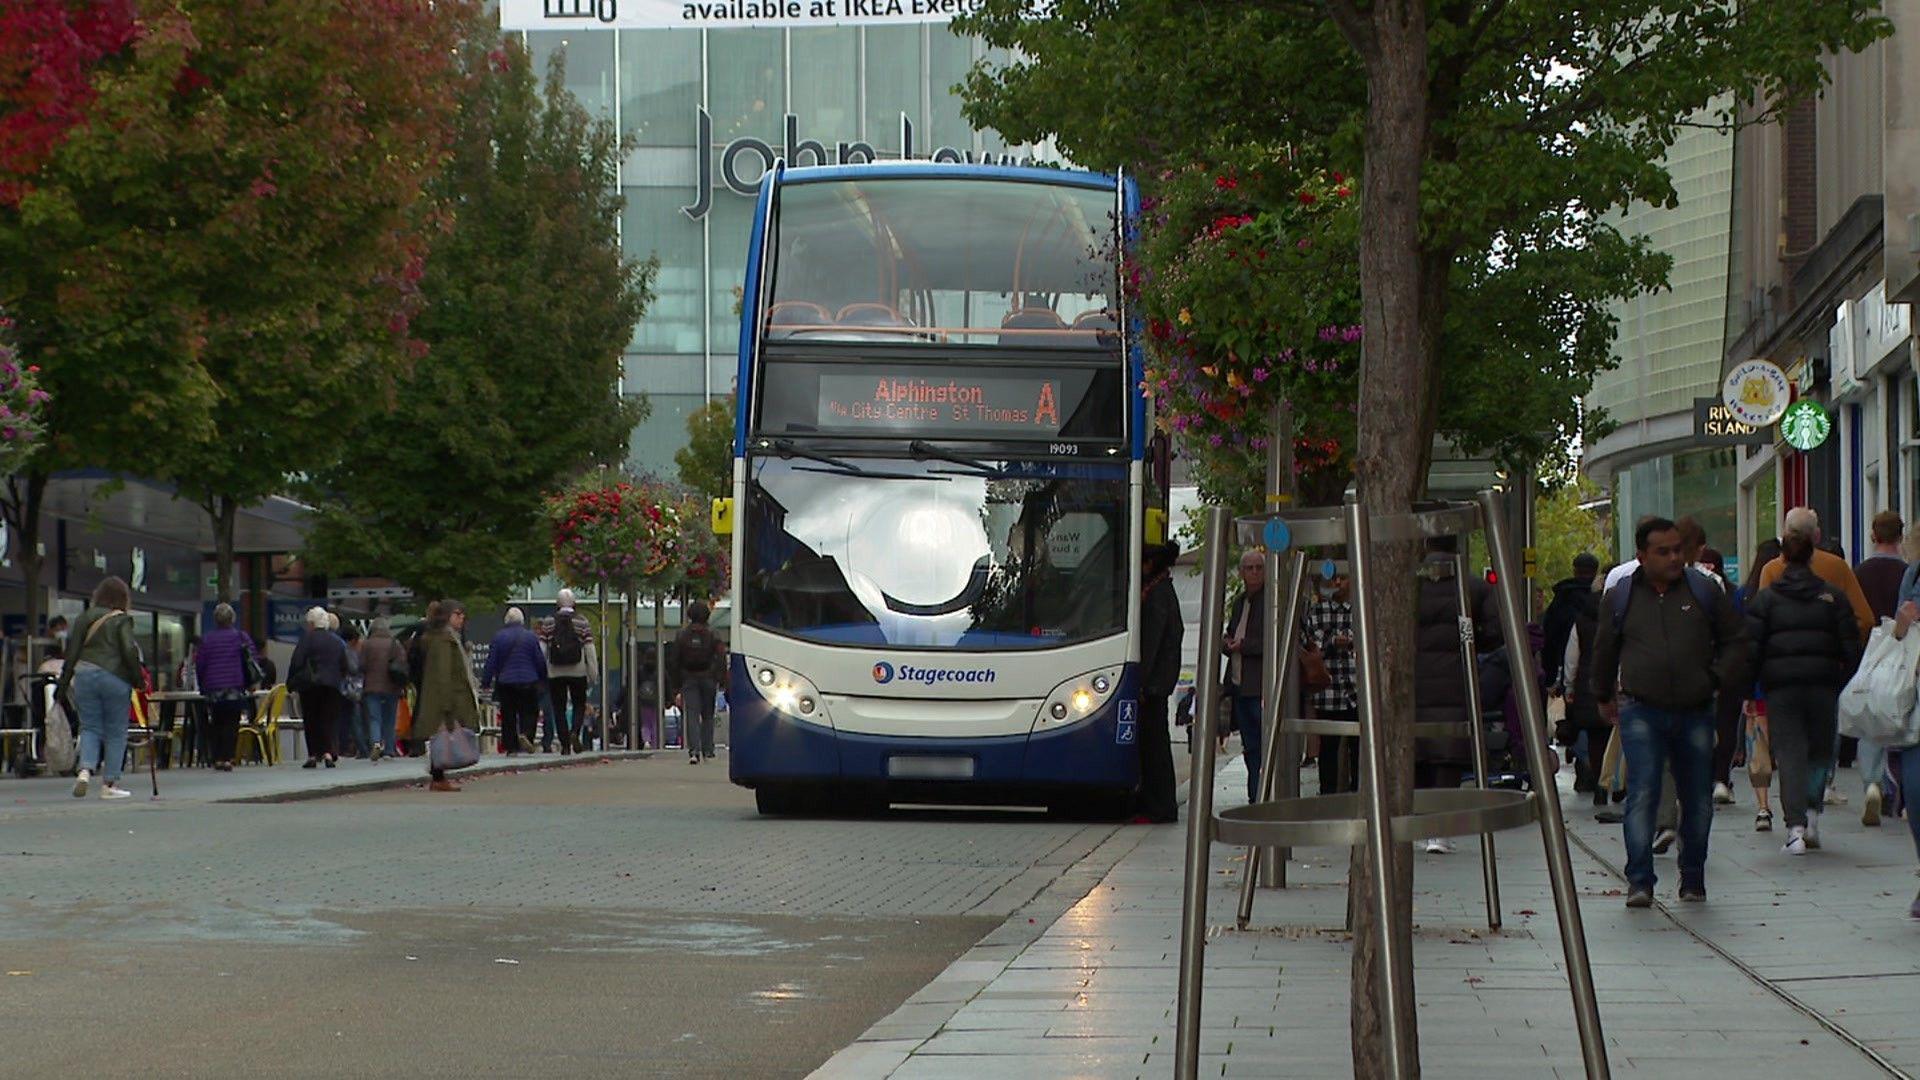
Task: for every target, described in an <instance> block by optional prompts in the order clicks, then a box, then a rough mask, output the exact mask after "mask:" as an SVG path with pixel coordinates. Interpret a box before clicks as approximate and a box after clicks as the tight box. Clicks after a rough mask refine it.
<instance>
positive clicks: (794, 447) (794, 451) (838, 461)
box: [773, 439, 944, 480]
mask: <svg viewBox="0 0 1920 1080" xmlns="http://www.w3.org/2000/svg"><path fill="white" fill-rule="evenodd" d="M773 449H774V452H775V453H777V454H779V455H780V456H781V457H783V458H805V459H807V460H808V461H817V462H819V463H820V464H822V465H827V466H830V467H832V468H833V470H834V471H836V472H842V473H846V474H847V475H848V476H859V477H864V478H866V479H869V480H930V479H944V478H943V477H927V476H918V475H915V474H913V473H902V472H874V471H873V470H871V469H866V468H862V467H861V466H859V465H856V464H854V463H853V462H851V461H847V460H846V459H844V458H837V457H834V456H832V455H831V454H822V453H820V452H818V451H815V450H808V449H807V448H805V447H803V446H801V445H799V444H798V443H795V442H794V441H793V440H792V439H775V440H774V441H773Z"/></svg>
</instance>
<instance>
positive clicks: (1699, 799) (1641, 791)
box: [1620, 699, 1714, 890]
mask: <svg viewBox="0 0 1920 1080" xmlns="http://www.w3.org/2000/svg"><path fill="white" fill-rule="evenodd" d="M1713 735H1714V715H1713V709H1712V708H1710V707H1703V708H1698V709H1662V708H1660V707H1658V706H1655V705H1649V704H1647V703H1646V702H1643V701H1634V700H1631V699H1627V700H1623V701H1622V703H1621V706H1620V749H1621V753H1622V754H1623V755H1625V757H1626V759H1627V805H1626V814H1625V818H1624V823H1623V828H1624V831H1625V833H1626V842H1627V883H1628V884H1629V885H1630V886H1632V887H1633V888H1636V889H1648V890H1651V889H1652V888H1653V886H1654V882H1655V881H1656V880H1657V878H1656V877H1655V875H1654V872H1653V826H1654V817H1655V815H1656V813H1657V809H1656V804H1657V803H1658V802H1659V801H1660V787H1661V782H1660V780H1661V776H1662V774H1664V773H1665V772H1666V771H1667V769H1668V767H1669V766H1671V767H1672V769H1673V781H1674V793H1675V794H1676V795H1677V796H1678V797H1679V802H1680V830H1679V831H1680V885H1681V887H1682V888H1686V887H1688V886H1698V887H1704V886H1705V884H1706V880H1707V837H1708V835H1709V834H1710V833H1711V832H1712V831H1713Z"/></svg>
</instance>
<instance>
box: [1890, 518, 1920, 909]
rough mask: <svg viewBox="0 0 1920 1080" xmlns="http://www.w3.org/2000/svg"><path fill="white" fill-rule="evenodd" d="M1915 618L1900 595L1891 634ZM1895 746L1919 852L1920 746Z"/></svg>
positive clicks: (1919, 525) (1915, 608) (1917, 606)
mask: <svg viewBox="0 0 1920 1080" xmlns="http://www.w3.org/2000/svg"><path fill="white" fill-rule="evenodd" d="M1915 530H1920V522H1916V523H1915V524H1914V525H1912V526H1909V527H1908V531H1907V536H1908V540H1909V542H1910V543H1911V542H1912V541H1913V539H1914V532H1915ZM1912 565H1913V566H1920V561H1915V562H1914V563H1913V564H1912ZM1913 577H1914V572H1913V570H1912V569H1911V568H1909V570H1908V572H1907V578H1906V580H1905V581H1904V582H1903V583H1902V585H1901V592H1902V593H1903V594H1904V593H1905V592H1906V590H1907V588H1908V586H1910V585H1911V584H1912V580H1913ZM1916 621H1920V602H1916V600H1915V599H1913V598H1911V597H1905V596H1903V597H1902V599H1901V601H1900V608H1899V610H1898V611H1897V612H1895V614H1894V624H1893V636H1894V637H1896V638H1905V637H1906V636H1907V634H1908V632H1909V631H1911V630H1912V629H1913V624H1914V623H1915V622H1916ZM1894 749H1896V750H1897V751H1898V760H1899V770H1900V771H1899V776H1900V792H1901V796H1902V798H1903V800H1904V801H1905V802H1906V804H1907V830H1908V831H1909V832H1911V833H1912V834H1913V847H1914V851H1915V852H1916V853H1920V746H1902V747H1896V748H1894ZM1907 917H1908V918H1910V919H1914V920H1920V895H1917V896H1915V897H1914V898H1913V903H1912V904H1911V905H1910V906H1908V908H1907Z"/></svg>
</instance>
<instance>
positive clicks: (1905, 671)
mask: <svg viewBox="0 0 1920 1080" xmlns="http://www.w3.org/2000/svg"><path fill="white" fill-rule="evenodd" d="M1917 667H1920V634H1917V633H1909V634H1907V636H1906V639H1905V640H1897V639H1895V638H1894V636H1893V620H1892V619H1882V620H1880V625H1879V626H1876V627H1874V629H1873V634H1872V636H1871V637H1869V638H1868V639H1867V647H1866V650H1865V652H1864V653H1862V654H1861V657H1860V669H1859V670H1858V671H1856V672H1854V675H1853V678H1852V679H1850V680H1848V682H1847V685H1846V688H1845V689H1843V690H1842V691H1841V692H1840V732H1841V734H1843V735H1852V736H1854V737H1855V738H1861V739H1869V740H1871V741H1873V742H1876V743H1879V744H1880V745H1882V746H1901V745H1907V744H1908V743H1911V742H1912V739H1911V738H1910V737H1908V736H1907V734H1906V733H1907V731H1908V730H1909V729H1910V728H1911V727H1912V725H1913V722H1914V717H1913V713H1914V702H1915V696H1916V695H1915V673H1916V668H1917ZM1902 739H1905V740H1906V742H1904V743H1903V742H1902V741H1901V740H1902Z"/></svg>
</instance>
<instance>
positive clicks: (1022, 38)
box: [960, 0, 1887, 491]
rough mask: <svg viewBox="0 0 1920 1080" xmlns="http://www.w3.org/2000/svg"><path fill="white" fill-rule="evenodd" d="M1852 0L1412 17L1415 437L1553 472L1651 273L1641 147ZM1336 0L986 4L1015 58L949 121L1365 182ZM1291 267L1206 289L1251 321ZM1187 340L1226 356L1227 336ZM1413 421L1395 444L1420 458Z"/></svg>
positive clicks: (1770, 67)
mask: <svg viewBox="0 0 1920 1080" xmlns="http://www.w3.org/2000/svg"><path fill="white" fill-rule="evenodd" d="M1875 7H1877V4H1876V3H1875V0H1834V2H1832V3H1823V4H1743V5H1706V4H1693V3H1678V2H1675V0H1611V2H1607V3H1601V4H1582V5H1577V6H1569V5H1566V4H1562V3H1557V2H1553V0H1475V2H1467V3H1460V4H1451V5H1441V6H1437V7H1432V8H1431V11H1430V15H1429V19H1430V20H1431V24H1430V33H1429V40H1428V43H1427V44H1428V51H1429V62H1428V65H1427V69H1428V72H1429V85H1428V86H1427V87H1425V88H1424V89H1425V90H1426V94H1427V97H1428V99H1429V109H1430V123H1431V129H1432V130H1431V133H1430V135H1428V136H1427V137H1426V138H1425V140H1424V146H1425V164H1424V166H1423V171H1422V174H1421V183H1420V192H1421V208H1420V209H1421V218H1422V221H1423V227H1422V236H1421V238H1420V241H1421V246H1422V250H1423V258H1424V260H1425V261H1426V262H1427V263H1428V264H1429V265H1433V266H1437V267H1442V268H1447V269H1445V270H1444V272H1445V273H1446V274H1447V275H1448V280H1447V282H1446V287H1445V289H1444V290H1442V291H1441V293H1440V295H1439V300H1440V302H1439V303H1437V304H1434V305H1431V306H1430V308H1429V310H1430V311H1431V312H1432V314H1433V315H1434V320H1435V325H1433V326H1431V327H1428V328H1426V332H1427V333H1429V334H1431V335H1432V337H1431V339H1430V340H1431V341H1433V342H1434V343H1436V344H1435V346H1434V347H1435V355H1436V357H1437V361H1438V371H1437V373H1436V377H1435V378H1434V379H1433V385H1435V386H1437V387H1438V394H1437V400H1436V401H1434V402H1431V403H1426V404H1425V405H1424V406H1423V409H1424V412H1425V413H1426V415H1427V416H1428V417H1429V418H1430V422H1431V423H1432V425H1433V430H1434V431H1438V432H1439V433H1441V434H1445V435H1447V436H1448V437H1450V438H1451V439H1453V441H1454V442H1455V443H1456V444H1457V445H1459V446H1460V447H1461V449H1463V450H1465V451H1467V452H1470V453H1476V454H1486V455H1489V456H1492V457H1495V458H1497V459H1499V460H1501V461H1502V462H1504V463H1507V464H1510V465H1517V466H1526V467H1533V468H1538V469H1540V470H1541V471H1556V470H1561V469H1564V467H1565V460H1564V459H1565V454H1566V448H1567V447H1568V446H1569V445H1570V444H1571V442H1572V436H1573V435H1574V434H1575V433H1576V432H1578V431H1579V430H1580V429H1581V427H1582V425H1583V423H1585V424H1587V425H1589V430H1591V425H1592V424H1594V423H1598V422H1604V418H1603V417H1596V416H1586V417H1582V416H1581V415H1580V413H1579V412H1578V407H1577V405H1576V403H1575V399H1576V398H1577V397H1578V396H1579V395H1580V394H1581V393H1583V392H1584V391H1585V389H1586V388H1587V386H1588V385H1589V384H1590V382H1591V380H1592V377H1593V375H1594V374H1595V373H1597V372H1598V371H1601V370H1604V369H1605V368H1606V367H1607V366H1608V365H1610V364H1611V362H1612V360H1611V356H1610V352H1611V342H1612V337H1613V332H1614V322H1613V319H1612V316H1611V315H1610V313H1609V306H1610V305H1611V304H1612V302H1613V301H1615V300H1617V299H1619V298H1622V297H1628V296H1632V295H1636V294H1638V293H1641V292H1643V291H1647V290H1650V289H1657V288H1660V287H1663V286H1664V283H1665V280H1666V274H1667V270H1668V266H1669V260H1668V259H1667V258H1666V257H1664V256H1661V255H1655V254H1653V253H1651V252H1650V251H1649V250H1648V249H1647V247H1646V245H1645V244H1644V243H1643V242H1641V241H1639V240H1638V239H1636V238H1628V237H1623V236H1621V235H1620V234H1619V233H1618V232H1617V230H1615V229H1614V228H1613V227H1612V226H1611V225H1610V224H1609V223H1608V220H1607V215H1608V214H1609V212H1610V211H1613V210H1615V209H1617V208H1619V207H1622V206H1624V205H1626V204H1627V203H1629V202H1631V201H1633V200H1636V199H1637V200H1646V201H1650V202H1654V203H1657V204H1662V205H1670V204H1671V203H1672V202H1673V200H1674V192H1673V186H1672V182H1671V179H1670V178H1669V177H1668V175H1667V172H1666V170H1665V168H1664V166H1663V165H1662V164H1661V155H1662V154H1663V153H1664V151H1665V148H1666V147H1667V146H1668V145H1669V144H1670V143H1671V141H1672V138H1673V137H1674V135H1675V133H1676V132H1677V131H1678V130H1679V128H1680V126H1681V125H1683V124H1689V123H1700V122H1709V123H1728V122H1731V120H1732V112H1731V110H1732V109H1734V108H1735V107H1737V106H1738V105H1740V104H1741V103H1743V102H1745V101H1747V100H1749V99H1757V100H1760V101H1763V102H1765V101H1773V100H1779V99H1786V98H1791V97H1793V96H1795V95H1800V94H1804V93H1806V92H1808V91H1810V90H1811V89H1813V88H1816V87H1818V86H1819V85H1820V84H1821V83H1822V81H1823V80H1824V77H1825V76H1824V73H1823V69H1822V68H1821V66H1820V63H1819V54H1820V53H1821V52H1822V51H1823V50H1825V49H1832V48H1860V47H1863V46H1864V45H1865V44H1867V43H1868V42H1870V41H1872V40H1873V39H1874V38H1875V37H1877V36H1880V35H1883V34H1884V33H1885V32H1886V30H1887V26H1886V24H1885V21H1884V20H1881V19H1878V18H1875V17H1872V15H1871V12H1872V11H1873V10H1874V9H1875ZM1335 9H1339V10H1341V11H1343V12H1346V13H1347V14H1348V15H1350V16H1351V18H1350V19H1349V20H1348V24H1349V25H1350V26H1360V25H1363V24H1365V25H1370V20H1371V19H1372V18H1373V17H1374V15H1375V13H1374V12H1372V11H1368V10H1362V9H1361V8H1359V7H1357V6H1356V5H1354V4H1352V3H1351V2H1350V0H1332V2H1330V3H1326V4H1319V3H1305V2H1290V0H1265V2H1257V3H1227V2H1217V0H1132V2H1127V3H1120V2H1117V0H1048V2H1046V3H1041V2H1039V0H986V3H985V5H984V7H983V8H982V10H981V11H980V12H979V13H978V14H976V15H974V16H971V17H969V18H966V19H963V20H961V23H960V25H961V27H962V28H963V29H965V30H969V31H973V32H976V33H980V34H981V35H983V36H984V37H985V38H986V39H987V41H988V42H989V43H990V44H993V45H996V46H1002V47H1006V48H1009V49H1011V50H1013V52H1014V54H1015V55H1016V56H1018V57H1020V59H1018V60H1016V61H1014V62H1013V63H1011V64H1009V65H1006V66H1003V67H999V68H991V67H988V66H986V65H985V64H982V65H981V66H979V67H977V68H976V69H975V70H974V71H973V72H972V73H971V74H970V75H969V76H968V79H967V82H966V85H965V92H966V97H967V105H966V112H967V116H968V118H969V119H970V120H972V121H973V122H974V123H976V124H981V125H986V126H991V127H993V128H996V129H998V130H1000V131H1001V132H1003V133H1005V134H1006V135H1007V136H1008V137H1009V138H1011V139H1016V140H1037V139H1044V138H1047V137H1053V138H1055V139H1056V140H1057V142H1058V144H1059V146H1060V148H1061V149H1062V151H1063V152H1065V153H1066V154H1067V155H1068V156H1069V157H1071V158H1072V159H1073V160H1074V161H1076V162H1078V163H1080V164H1082V165H1086V166H1089V167H1093V168H1104V169H1114V168H1126V169H1128V170H1129V172H1130V173H1131V174H1132V175H1135V176H1140V177H1145V178H1147V185H1146V186H1147V187H1148V189H1149V193H1150V194H1161V191H1160V189H1161V188H1162V186H1163V185H1166V184H1167V182H1168V180H1171V181H1172V185H1171V186H1172V187H1174V188H1177V187H1178V186H1179V184H1180V183H1181V181H1182V179H1183V178H1184V177H1186V175H1187V173H1186V172H1185V171H1184V170H1185V167H1186V165H1187V163H1190V162H1195V161H1199V162H1207V163H1211V164H1213V165H1214V166H1215V167H1216V169H1224V167H1227V166H1232V165H1236V164H1245V163H1246V162H1248V161H1249V160H1251V159H1256V158H1265V159H1267V160H1274V159H1276V158H1279V157H1280V156H1281V155H1280V154H1279V152H1278V151H1276V150H1272V149H1268V148H1280V147H1284V148H1286V151H1285V155H1284V162H1282V163H1281V164H1282V167H1283V171H1288V172H1291V173H1292V175H1295V176H1305V175H1311V174H1312V173H1313V172H1314V171H1316V170H1328V171H1331V170H1335V169H1339V170H1343V171H1345V172H1348V173H1362V172H1364V165H1365V163H1364V161H1363V160H1362V156H1363V154H1362V136H1363V133H1364V128H1365V116H1366V103H1367V100H1368V96H1367V95H1368V88H1367V76H1366V71H1365V70H1364V68H1363V66H1362V64H1361V62H1360V60H1359V58H1358V56H1357V55H1356V53H1355V50H1354V48H1353V47H1352V45H1351V42H1350V37H1351V35H1349V34H1348V33H1346V32H1343V30H1342V29H1341V27H1340V20H1339V19H1337V18H1335V17H1333V15H1332V14H1331V13H1332V12H1333V11H1334V10H1335ZM1223 58H1230V61H1227V62H1223ZM1168 194H1170V195H1173V196H1175V197H1177V192H1168ZM1200 194H1203V195H1204V194H1205V192H1204V191H1202V192H1200ZM1219 194H1220V196H1221V197H1220V198H1219V199H1217V200H1216V207H1217V212H1218V213H1219V214H1228V213H1251V214H1253V215H1254V216H1255V217H1256V219H1257V220H1259V221H1261V222H1265V221H1267V220H1270V219H1273V218H1275V217H1276V216H1278V217H1279V218H1282V219H1284V217H1285V215H1286V214H1287V212H1288V207H1287V206H1286V205H1285V202H1284V200H1285V199H1286V198H1288V197H1291V195H1292V193H1291V192H1288V191H1285V190H1284V189H1282V190H1279V191H1272V192H1261V191H1258V190H1255V191H1253V192H1249V191H1248V190H1247V189H1246V188H1244V187H1243V188H1242V189H1239V190H1228V191H1222V192H1220V193H1219ZM1250 196H1251V197H1250ZM1197 216H1198V217H1199V218H1200V219H1201V220H1212V219H1211V218H1208V217H1207V216H1206V214H1205V212H1202V213H1201V214H1199V215H1197ZM1160 224H1161V223H1160V222H1157V221H1155V220H1152V219H1151V218H1150V220H1149V221H1148V223H1147V227H1146V229H1145V230H1144V234H1143V239H1142V248H1141V250H1142V253H1143V261H1144V262H1145V263H1146V264H1147V265H1146V269H1147V270H1148V271H1149V272H1152V271H1154V270H1158V269H1161V268H1163V267H1165V266H1167V265H1170V263H1169V262H1168V261H1167V259H1166V258H1165V252H1164V249H1165V248H1166V247H1167V245H1165V244H1159V243H1158V242H1157V241H1156V240H1155V238H1154V237H1153V235H1152V233H1153V229H1154V228H1155V227H1156V226H1158V225H1160ZM1169 224H1171V225H1172V226H1173V227H1174V228H1176V229H1178V228H1180V225H1179V222H1178V221H1177V220H1176V221H1175V222H1172V223H1169ZM1195 236H1196V234H1195V233H1194V232H1192V231H1188V232H1186V233H1184V234H1182V235H1181V236H1179V237H1178V240H1179V241H1182V242H1184V241H1187V240H1192V239H1194V238H1195ZM1156 247H1157V248H1160V249H1162V250H1160V251H1156ZM1345 250H1346V251H1347V252H1348V256H1347V258H1345V259H1344V260H1341V259H1330V260H1328V261H1327V262H1326V263H1325V264H1324V272H1325V273H1326V274H1328V275H1331V281H1330V282H1329V283H1328V284H1334V283H1337V284H1338V285H1340V286H1343V287H1344V289H1345V290H1346V291H1347V292H1348V293H1349V294H1350V295H1351V296H1352V297H1353V299H1354V300H1355V302H1356V303H1357V298H1358V294H1359V291H1360V290H1359V267H1358V260H1357V258H1356V257H1354V256H1353V255H1352V254H1351V252H1352V250H1353V249H1352V248H1351V247H1348V248H1346V249H1345ZM1296 278H1297V275H1295V274H1292V273H1289V272H1286V271H1282V270H1278V269H1273V268H1272V266H1270V267H1269V268H1266V269H1265V270H1264V271H1263V270H1262V269H1261V268H1254V269H1252V270H1251V271H1249V272H1248V273H1247V274H1246V276H1245V281H1244V283H1243V287H1240V288H1235V289H1230V290H1228V291H1224V292H1216V293H1214V294H1213V295H1215V296H1217V297H1219V298H1220V299H1221V300H1222V301H1223V302H1230V303H1234V304H1241V305H1244V307H1245V308H1246V309H1247V316H1248V319H1249V322H1250V324H1251V325H1252V326H1254V327H1256V328H1258V327H1268V326H1280V327H1286V326H1289V325H1290V324H1291V323H1292V322H1293V321H1294V318H1295V317H1296V316H1297V315H1298V313H1299V309H1300V307H1301V304H1300V302H1299V301H1300V298H1299V297H1297V296H1295V295H1293V294H1292V293H1291V292H1290V291H1288V286H1289V284H1290V283H1291V282H1293V281H1294V280H1296ZM1216 284H1217V283H1216ZM1329 291H1332V292H1338V291H1340V290H1339V289H1338V288H1335V289H1332V290H1329ZM1328 314H1329V315H1331V314H1332V312H1331V311H1329V312H1328ZM1327 321H1328V322H1333V321H1337V320H1336V318H1329V319H1328V320H1327ZM1295 333H1296V338H1297V331H1296V332H1295ZM1203 344H1204V345H1206V346H1208V347H1211V348H1218V349H1233V348H1234V345H1233V344H1232V343H1231V342H1230V341H1229V340H1227V339H1226V338H1219V339H1217V340H1212V341H1208V342H1204V343H1203ZM1243 433H1244V432H1243ZM1431 433H1432V432H1431V431H1427V432H1407V433H1404V435H1396V437H1404V438H1405V439H1406V440H1407V442H1408V443H1409V445H1414V446H1421V447H1424V446H1425V445H1427V444H1428V443H1429V442H1430V436H1431ZM1186 448H1187V450H1188V452H1189V454H1190V455H1197V456H1198V458H1199V459H1200V463H1201V471H1202V472H1203V473H1211V474H1214V475H1219V476H1222V477H1246V476H1249V475H1257V468H1256V465H1255V463H1254V461H1253V460H1252V459H1253V458H1255V457H1256V456H1257V455H1255V454H1253V453H1252V452H1251V445H1250V441H1249V443H1248V444H1246V448H1245V449H1242V450H1240V451H1237V452H1236V451H1235V450H1234V447H1233V444H1232V441H1231V439H1229V440H1227V445H1226V446H1225V447H1222V448H1212V447H1209V446H1207V445H1206V444H1205V443H1204V442H1202V443H1199V444H1197V445H1196V443H1195V441H1194V440H1187V441H1186ZM1421 452H1422V453H1424V450H1422V451H1421ZM1218 486H1219V487H1220V488H1222V489H1223V490H1229V491H1230V490H1235V489H1236V486H1237V485H1235V484H1233V483H1221V484H1219V485H1218Z"/></svg>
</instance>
